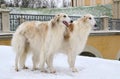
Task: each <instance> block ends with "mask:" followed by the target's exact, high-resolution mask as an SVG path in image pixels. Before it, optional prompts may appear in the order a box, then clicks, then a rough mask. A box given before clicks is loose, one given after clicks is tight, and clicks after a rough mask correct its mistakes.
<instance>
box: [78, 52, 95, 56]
mask: <svg viewBox="0 0 120 79" xmlns="http://www.w3.org/2000/svg"><path fill="white" fill-rule="evenodd" d="M80 55H82V56H89V57H96V56H95V55H94V54H92V53H91V52H82V53H81V54H80Z"/></svg>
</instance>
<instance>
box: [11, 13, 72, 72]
mask: <svg viewBox="0 0 120 79" xmlns="http://www.w3.org/2000/svg"><path fill="white" fill-rule="evenodd" d="M64 15H65V16H66V17H64ZM63 21H66V22H68V23H69V22H70V21H71V19H70V18H69V17H68V16H67V14H64V13H60V14H58V15H56V16H55V17H54V18H53V19H52V20H50V21H48V22H39V21H30V22H24V23H22V24H21V25H20V26H19V27H18V28H17V30H16V32H15V33H14V35H13V38H12V41H11V45H12V46H13V49H14V51H15V52H16V58H15V70H16V71H18V70H19V69H18V63H19V65H20V66H21V67H22V68H27V67H26V66H25V61H26V57H27V55H28V52H29V51H31V52H32V55H33V57H32V60H33V69H36V68H37V66H38V64H40V69H41V71H44V63H45V60H46V54H47V53H53V52H56V51H58V49H59V47H60V46H61V42H62V41H63V39H64V32H65V29H66V25H65V24H63ZM39 60H40V61H39ZM51 72H54V70H51Z"/></svg>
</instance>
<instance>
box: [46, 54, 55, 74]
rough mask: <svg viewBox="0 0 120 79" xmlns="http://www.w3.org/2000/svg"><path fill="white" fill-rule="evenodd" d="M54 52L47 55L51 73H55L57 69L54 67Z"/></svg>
mask: <svg viewBox="0 0 120 79" xmlns="http://www.w3.org/2000/svg"><path fill="white" fill-rule="evenodd" d="M53 57H54V56H53V54H48V55H47V57H46V63H47V65H48V69H49V71H50V73H55V72H56V70H55V69H54V67H53Z"/></svg>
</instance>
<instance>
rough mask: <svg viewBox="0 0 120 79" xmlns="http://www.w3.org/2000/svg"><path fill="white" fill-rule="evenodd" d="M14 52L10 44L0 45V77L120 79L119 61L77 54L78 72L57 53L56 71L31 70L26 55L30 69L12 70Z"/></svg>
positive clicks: (16, 78)
mask: <svg viewBox="0 0 120 79" xmlns="http://www.w3.org/2000/svg"><path fill="white" fill-rule="evenodd" d="M14 58H15V53H14V52H13V50H12V48H11V47H10V46H0V79H120V61H117V60H106V59H101V58H90V57H82V56H78V57H77V59H76V67H77V68H78V70H79V72H78V73H73V72H71V71H70V69H69V66H68V63H67V57H66V56H65V55H63V54H58V55H56V56H55V58H54V67H55V69H56V70H57V73H55V74H50V73H42V72H40V71H39V70H37V71H31V68H32V61H31V57H28V60H27V63H26V64H27V66H28V67H29V68H30V69H27V70H21V71H19V72H16V71H15V70H14Z"/></svg>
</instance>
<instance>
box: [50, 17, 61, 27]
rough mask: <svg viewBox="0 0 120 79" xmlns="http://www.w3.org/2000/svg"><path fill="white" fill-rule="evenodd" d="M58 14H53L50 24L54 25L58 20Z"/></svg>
mask: <svg viewBox="0 0 120 79" xmlns="http://www.w3.org/2000/svg"><path fill="white" fill-rule="evenodd" d="M59 18H60V15H55V17H54V18H53V19H52V26H55V24H56V23H57V22H59Z"/></svg>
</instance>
